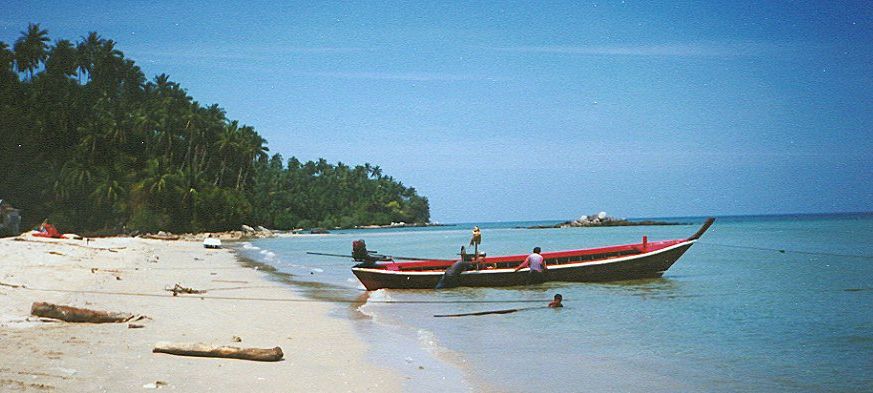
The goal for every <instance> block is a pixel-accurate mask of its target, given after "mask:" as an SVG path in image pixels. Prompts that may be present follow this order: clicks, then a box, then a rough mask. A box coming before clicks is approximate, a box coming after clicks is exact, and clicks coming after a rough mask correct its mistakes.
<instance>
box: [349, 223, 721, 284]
mask: <svg viewBox="0 0 873 393" xmlns="http://www.w3.org/2000/svg"><path fill="white" fill-rule="evenodd" d="M713 221H715V219H714V218H709V219H707V220H706V222H705V223H704V224H703V226H701V227H700V230H698V231H697V233H695V234H694V235H692V236H691V237H689V238H686V239H674V240H662V241H656V242H649V241H647V239H646V237H645V236H643V240H642V242H640V243H635V244H625V245H620V246H609V247H599V248H589V249H581V250H568V251H555V252H543V253H542V256H543V257H544V258H545V260H546V265H547V267H548V270H547V271H546V272H545V280H546V281H571V282H598V281H619V280H630V279H638V278H654V277H661V275H663V274H664V272H666V271H667V269H669V268H670V266H672V265H673V264H674V263H675V262H676V260H678V259H679V257H681V256H682V254H684V253H685V251H688V249H689V248H690V247H691V246H692V245H693V244H694V243H695V242H696V241H697V240H698V239H699V238H700V236H702V235H703V233H704V232H706V230H707V229H709V227H710V226H711V225H712V223H713ZM380 257H383V256H380ZM526 257H527V254H521V255H508V256H495V257H486V258H484V259H481V258H480V259H478V260H476V261H475V262H474V263H471V266H470V267H469V268H468V270H465V271H463V272H462V273H460V276H459V277H458V283H459V285H460V286H464V287H503V286H513V285H524V284H526V283H527V282H528V279H529V276H530V273H529V269H528V268H523V269H521V270H519V271H515V268H516V267H517V266H518V265H519V264H521V263H522V262H523V261H524V259H525V258H526ZM457 261H458V260H405V261H404V260H400V261H394V260H391V258H384V257H383V258H382V259H380V260H369V261H365V263H361V264H358V265H355V267H353V268H352V272H353V273H354V274H355V276H356V277H357V278H358V280H360V281H361V283H362V284H364V287H366V288H367V290H369V291H373V290H377V289H381V288H391V289H433V288H434V287H435V286H436V285H437V283H438V282H439V281H440V279H441V278H442V276H443V274H444V273H445V271H446V269H448V268H449V267H450V266H452V265H453V264H455V263H456V262H457Z"/></svg>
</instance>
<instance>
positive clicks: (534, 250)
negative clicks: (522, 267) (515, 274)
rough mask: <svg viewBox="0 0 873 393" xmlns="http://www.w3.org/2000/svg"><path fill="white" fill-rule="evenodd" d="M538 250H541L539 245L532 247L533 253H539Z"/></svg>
mask: <svg viewBox="0 0 873 393" xmlns="http://www.w3.org/2000/svg"><path fill="white" fill-rule="evenodd" d="M540 251H542V250H541V249H540V248H539V247H534V249H533V252H534V254H539V253H540Z"/></svg>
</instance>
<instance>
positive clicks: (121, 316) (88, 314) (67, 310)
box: [30, 302, 134, 323]
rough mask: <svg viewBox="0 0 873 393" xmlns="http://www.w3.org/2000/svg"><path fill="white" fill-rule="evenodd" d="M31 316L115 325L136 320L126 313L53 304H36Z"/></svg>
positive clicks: (32, 307)
mask: <svg viewBox="0 0 873 393" xmlns="http://www.w3.org/2000/svg"><path fill="white" fill-rule="evenodd" d="M30 314H31V315H34V316H37V317H44V318H52V319H60V320H62V321H66V322H87V323H113V322H127V321H129V320H131V319H133V318H134V315H133V314H129V313H124V312H107V311H97V310H89V309H87V308H76V307H70V306H61V305H57V304H52V303H44V302H34V303H33V305H32V306H31V307H30Z"/></svg>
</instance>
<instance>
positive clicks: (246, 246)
mask: <svg viewBox="0 0 873 393" xmlns="http://www.w3.org/2000/svg"><path fill="white" fill-rule="evenodd" d="M242 248H243V249H244V250H260V249H261V248H260V247H258V246H255V245H252V243H249V242H245V243H243V245H242Z"/></svg>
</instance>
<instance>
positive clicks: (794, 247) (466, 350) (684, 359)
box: [236, 213, 873, 392]
mask: <svg viewBox="0 0 873 393" xmlns="http://www.w3.org/2000/svg"><path fill="white" fill-rule="evenodd" d="M657 219H659V220H664V221H671V222H675V223H680V224H681V225H671V226H629V227H599V228H560V229H558V228H556V229H526V228H527V227H530V226H534V225H545V224H554V223H557V222H559V221H560V220H552V221H549V220H544V221H536V222H502V223H462V224H456V225H447V226H435V227H425V228H395V229H366V230H339V231H332V232H331V233H330V234H325V235H295V236H280V237H275V238H269V239H262V240H256V241H252V242H246V243H241V244H238V245H237V246H236V247H237V248H238V250H239V252H240V253H241V255H243V256H245V257H247V258H250V259H254V260H256V261H258V262H260V263H263V264H267V265H270V266H272V267H274V268H276V269H277V270H278V271H279V272H281V273H284V277H286V279H285V280H284V281H285V282H287V283H288V285H291V286H292V287H293V288H294V289H296V290H299V291H300V292H301V293H303V294H304V296H306V297H307V298H309V299H312V300H313V301H324V302H329V303H332V304H334V305H335V308H334V312H333V315H334V316H335V317H337V318H344V319H348V320H351V321H352V323H353V325H355V326H356V329H357V331H358V332H359V333H360V334H361V335H362V337H363V338H364V340H365V341H366V342H368V343H370V344H371V345H370V356H369V360H370V361H372V362H374V363H378V364H381V365H383V366H385V367H388V368H393V369H396V370H398V371H399V372H401V373H403V374H404V375H407V376H410V377H408V380H409V381H415V382H408V383H407V385H406V386H405V389H406V390H408V391H432V390H433V389H434V388H435V387H439V388H440V390H441V391H499V392H531V391H551V392H583V391H598V392H738V391H753V392H860V391H873V213H846V214H815V215H769V216H731V217H718V218H717V220H716V222H715V224H714V225H713V226H712V228H711V229H710V230H709V232H707V233H706V234H705V235H704V236H703V237H702V238H701V239H700V240H699V242H698V243H697V244H695V245H694V246H693V247H691V249H690V250H689V251H688V252H687V253H686V254H685V255H684V256H683V257H682V258H680V259H679V261H678V262H677V263H676V264H675V265H674V266H673V267H672V268H671V269H670V270H668V271H667V272H666V274H665V275H664V276H663V277H662V278H658V279H645V280H633V281H622V282H610V283H558V282H549V283H544V284H540V285H535V286H518V287H508V288H455V289H447V290H384V289H383V290H378V291H366V290H364V288H363V286H362V285H361V284H360V283H359V282H358V281H357V279H356V278H355V277H354V275H353V274H352V272H351V270H350V267H351V265H352V264H353V263H352V262H351V261H350V260H349V259H347V258H340V257H330V256H318V255H310V254H307V252H321V253H335V254H347V255H348V254H350V253H351V246H352V241H354V240H357V239H364V240H365V241H366V242H367V246H368V248H369V249H370V250H376V251H378V252H379V253H383V254H390V255H398V256H407V257H425V258H442V259H448V258H453V257H456V255H457V253H458V250H459V248H460V246H461V245H465V244H466V243H467V242H468V241H469V238H470V236H471V229H472V228H473V226H474V225H478V226H479V227H480V228H481V230H482V238H483V239H482V245H481V246H480V249H481V250H484V251H485V252H487V254H488V255H493V256H496V255H507V254H524V253H528V252H529V251H530V249H532V248H533V247H534V246H539V247H542V249H543V250H544V251H554V250H567V249H579V248H589V247H597V246H606V245H616V244H628V243H638V242H640V241H641V239H642V236H644V235H645V236H648V239H649V241H655V240H661V239H676V238H685V237H688V236H690V235H691V234H693V233H694V232H695V231H696V230H697V228H698V226H699V225H700V224H701V223H702V222H703V221H704V220H705V217H667V218H657ZM558 293H560V294H561V295H562V296H563V298H564V305H565V307H564V308H562V309H549V308H546V307H539V306H545V305H546V304H547V303H548V302H549V300H551V298H552V297H553V296H554V294H558ZM404 302H409V303H404ZM532 306H533V307H532ZM518 308H524V309H523V310H521V311H518V312H514V313H509V314H489V315H483V316H468V317H457V318H436V317H434V315H438V314H456V313H474V312H482V311H493V310H502V309H518Z"/></svg>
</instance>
